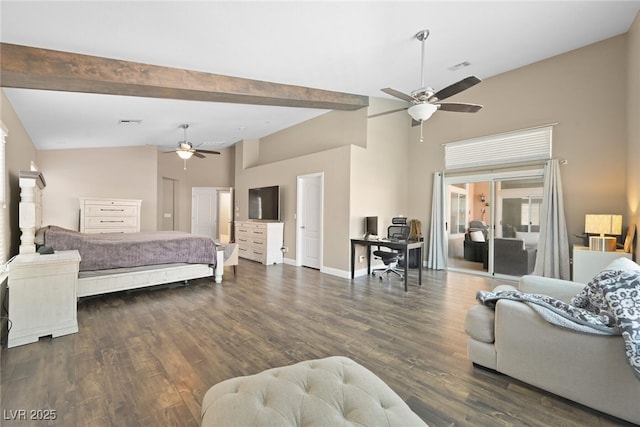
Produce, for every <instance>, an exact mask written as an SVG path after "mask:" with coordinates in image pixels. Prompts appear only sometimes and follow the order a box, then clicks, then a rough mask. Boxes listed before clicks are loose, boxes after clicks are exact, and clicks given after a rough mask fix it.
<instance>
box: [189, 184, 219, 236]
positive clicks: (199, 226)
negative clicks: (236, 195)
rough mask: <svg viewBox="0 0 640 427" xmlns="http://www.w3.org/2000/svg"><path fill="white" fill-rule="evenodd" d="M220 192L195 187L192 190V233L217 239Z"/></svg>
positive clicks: (213, 189)
mask: <svg viewBox="0 0 640 427" xmlns="http://www.w3.org/2000/svg"><path fill="white" fill-rule="evenodd" d="M217 198H218V191H217V189H215V188H209V187H194V188H193V189H192V190H191V233H192V234H196V235H198V236H209V237H211V238H212V239H215V238H217V229H216V226H217V222H218V208H217Z"/></svg>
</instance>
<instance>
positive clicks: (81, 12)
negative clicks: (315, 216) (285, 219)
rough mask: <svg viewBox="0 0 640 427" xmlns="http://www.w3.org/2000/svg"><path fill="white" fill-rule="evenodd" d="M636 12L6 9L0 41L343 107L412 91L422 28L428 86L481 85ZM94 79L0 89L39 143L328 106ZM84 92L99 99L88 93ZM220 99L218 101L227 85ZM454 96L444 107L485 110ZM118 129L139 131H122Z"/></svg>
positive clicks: (241, 133) (65, 144) (231, 128)
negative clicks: (126, 87)
mask: <svg viewBox="0 0 640 427" xmlns="http://www.w3.org/2000/svg"><path fill="white" fill-rule="evenodd" d="M639 10H640V1H584V2H582V1H566V2H564V1H546V2H544V1H533V2H526V1H518V2H484V1H470V2H462V1H448V2H444V1H439V2H438V1H421V2H396V1H377V2H365V1H345V2H324V1H322V2H307V1H304V2H270V1H259V2H244V1H224V2H213V1H212V2H189V1H162V2H154V1H129V2H116V1H102V2H94V1H83V2H77V1H71V2H61V1H47V2H33V1H29V2H24V1H16V2H14V1H6V0H3V1H2V2H1V3H0V15H1V28H0V40H1V41H2V42H3V43H7V44H14V45H21V46H29V47H37V48H43V49H46V50H47V52H48V51H62V52H67V53H72V54H80V55H89V56H92V57H101V58H107V59H109V60H115V62H112V63H116V62H117V61H121V63H125V64H129V63H141V64H150V65H151V67H149V68H152V69H153V68H154V67H156V68H157V69H178V70H175V71H176V72H183V70H190V71H194V72H196V73H190V74H191V75H193V74H198V73H202V75H207V74H214V75H222V76H231V77H238V78H242V79H249V80H247V81H248V82H249V84H248V85H247V86H246V87H248V90H249V91H250V92H251V91H253V90H255V89H256V88H257V87H259V86H260V84H265V85H267V87H269V88H271V89H272V90H275V91H276V92H278V91H280V92H287V93H285V94H284V95H285V96H284V98H287V96H289V95H290V92H288V90H287V88H289V89H291V88H293V90H294V92H295V91H299V93H298V94H296V96H298V95H301V96H303V97H304V96H308V99H309V100H312V101H313V100H317V98H313V97H314V96H318V95H319V94H329V95H331V96H333V95H332V92H339V93H341V94H347V95H345V96H347V97H351V95H357V96H355V97H351V98H350V99H352V100H353V99H355V100H359V101H357V102H361V101H362V96H364V97H367V96H374V97H385V98H388V95H386V94H384V93H382V92H381V91H380V89H381V88H385V87H393V88H395V89H398V90H401V91H404V92H411V91H412V90H413V89H417V88H419V86H420V80H421V76H420V53H421V47H420V43H419V42H418V41H416V39H415V38H414V35H415V34H416V33H417V32H418V31H420V30H422V29H429V30H430V32H431V34H430V36H429V38H428V40H427V42H426V48H427V49H426V67H425V75H426V83H427V84H428V85H429V86H432V87H433V88H435V89H436V90H437V89H441V88H443V87H445V86H447V85H449V84H451V83H453V82H455V81H458V80H460V79H462V78H464V77H466V76H468V75H477V76H478V77H480V78H481V79H486V78H489V77H491V76H494V75H497V74H500V73H503V72H506V71H509V70H512V69H515V68H518V67H522V66H524V65H527V64H530V63H533V62H536V61H540V60H543V59H546V58H548V57H551V56H554V55H558V54H561V53H564V52H567V51H569V50H573V49H576V48H579V47H582V46H586V45H588V44H591V43H594V42H597V41H600V40H603V39H606V38H609V37H613V36H616V35H619V34H622V33H625V32H626V31H627V30H628V28H629V26H630V25H631V23H632V21H633V19H634V18H635V16H636V15H637V13H638V11H639ZM5 48H6V46H5ZM4 50H5V49H3V51H4ZM7 52H8V51H7ZM1 54H2V52H0V55H1ZM6 57H8V54H7V56H6ZM76 57H77V55H76ZM4 58H5V57H3V58H2V59H3V71H6V70H5V64H4ZM42 63H44V65H45V66H43V67H40V68H43V69H44V71H45V72H47V70H46V68H47V66H52V65H53V64H55V63H56V62H55V61H54V60H53V59H51V58H49V59H46V60H44V61H41V64H40V65H43V64H42ZM34 64H35V63H34ZM461 64H462V65H461ZM464 65H466V66H464ZM456 66H458V67H459V68H458V67H456ZM34 68H35V67H34V66H31V67H27V68H26V69H28V70H30V71H31V70H33V69H34ZM50 68H51V69H49V70H48V71H49V72H53V71H52V69H53V68H55V67H50ZM105 70H106V67H103V68H102V71H105ZM23 71H24V70H23ZM58 71H60V70H58ZM94 71H96V72H97V77H95V76H94V77H93V80H91V81H89V82H88V83H87V84H86V85H85V87H84V88H83V90H82V91H80V92H76V91H75V90H78V88H77V87H71V86H73V85H72V84H71V83H75V84H78V83H79V80H78V79H76V78H74V79H67V83H68V85H67V86H65V87H63V88H61V87H51V86H47V85H44V86H42V85H41V86H29V87H40V88H44V89H49V90H42V89H22V88H16V87H15V86H18V85H16V84H12V86H14V87H6V86H8V85H9V81H10V80H11V79H10V77H12V78H13V79H15V78H17V77H20V76H19V74H20V73H17V74H16V75H14V76H10V74H9V73H8V72H7V74H4V73H3V75H2V76H0V83H2V85H3V91H4V92H5V93H6V95H7V97H8V99H9V100H10V102H11V104H12V105H13V107H14V109H15V110H16V112H17V114H18V116H19V117H20V119H21V120H22V122H23V124H24V125H25V128H26V129H27V132H28V133H29V134H30V136H31V138H32V140H33V142H34V144H35V145H36V147H37V148H39V149H61V148H77V147H106V146H126V145H144V144H153V145H159V146H167V147H170V146H174V145H175V144H176V142H177V141H178V140H180V139H182V130H181V129H180V128H179V126H180V124H183V123H187V124H189V125H190V127H189V135H188V137H189V140H191V141H192V142H193V143H194V145H199V144H203V143H206V144H203V145H201V147H203V148H214V149H215V148H218V147H224V146H228V145H231V144H233V143H235V142H236V141H238V140H240V139H246V138H260V137H262V136H265V135H268V134H271V133H273V132H276V131H278V130H280V129H283V128H286V127H289V126H291V125H293V124H295V123H299V122H301V121H304V120H308V119H310V118H313V117H315V116H317V115H319V114H323V113H325V112H326V111H328V109H331V108H337V107H335V106H332V105H329V104H321V103H315V104H309V103H307V104H305V103H298V104H294V103H293V102H289V101H287V102H280V101H278V102H276V101H274V102H259V100H258V99H257V98H243V99H238V98H235V99H234V100H232V101H231V102H228V101H229V99H228V98H224V97H223V98H206V97H204V98H195V99H199V100H194V97H193V96H191V97H190V96H186V92H183V95H177V96H167V97H166V98H165V97H164V96H163V95H162V94H163V93H169V92H172V93H174V94H175V93H176V91H175V90H168V89H167V90H158V92H157V94H159V96H155V95H150V94H149V93H145V92H143V93H137V92H128V93H130V94H132V95H137V96H123V95H121V94H120V93H122V92H108V91H104V90H98V89H99V87H102V86H105V84H106V83H105V82H106V81H107V77H106V76H105V75H101V74H100V69H99V68H96V69H95V70H94ZM66 72H67V71H64V70H63V71H62V72H61V75H63V76H64V74H65V73H66ZM24 74H26V73H24V72H23V73H22V77H25V76H24ZM114 74H115V75H117V73H114ZM49 77H50V76H49ZM34 79H35V78H34ZM3 80H4V81H3ZM35 80H37V79H35ZM74 80H76V81H75V82H74ZM178 80H179V81H182V82H184V81H185V80H186V79H185V78H184V76H182V77H179V78H178ZM251 80H255V81H258V82H259V83H255V84H254V83H252V82H251ZM232 81H234V82H237V81H238V80H237V79H232ZM5 82H6V83H5ZM265 82H267V83H265ZM272 83H278V84H284V85H287V86H278V85H272ZM23 87H24V86H23ZM92 88H95V91H96V92H100V93H87V91H92ZM274 88H275V89H274ZM306 88H311V89H319V90H320V91H314V90H311V89H306ZM51 89H53V90H51ZM174 89H175V88H174ZM224 90H226V91H227V95H228V94H229V93H231V92H233V91H234V90H237V87H235V86H234V87H233V89H228V87H227V88H225V89H224ZM472 90H473V89H470V90H469V92H468V93H471V91H472ZM113 93H116V94H113ZM251 94H252V96H255V95H256V93H255V92H251ZM465 94H467V92H465ZM465 94H459V95H457V96H456V97H455V100H456V101H461V102H465V101H473V102H478V103H482V100H481V99H477V98H471V99H468V98H469V97H468V96H466V95H465ZM139 95H146V96H139ZM180 98H186V99H180ZM364 99H365V100H366V98H364ZM220 101H225V102H220ZM244 102H247V103H244ZM365 104H366V102H365ZM293 105H298V106H293ZM309 107H313V108H309ZM120 120H141V122H140V124H139V125H122V124H119V123H118V122H119V121H120ZM408 123H409V122H408Z"/></svg>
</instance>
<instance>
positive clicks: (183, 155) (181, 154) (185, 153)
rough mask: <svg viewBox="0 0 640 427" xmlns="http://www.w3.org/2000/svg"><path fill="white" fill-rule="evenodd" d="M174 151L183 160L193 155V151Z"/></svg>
mask: <svg viewBox="0 0 640 427" xmlns="http://www.w3.org/2000/svg"><path fill="white" fill-rule="evenodd" d="M176 153H177V154H178V157H180V158H181V159H184V160H189V159H190V158H191V156H193V153H192V152H191V151H187V150H176Z"/></svg>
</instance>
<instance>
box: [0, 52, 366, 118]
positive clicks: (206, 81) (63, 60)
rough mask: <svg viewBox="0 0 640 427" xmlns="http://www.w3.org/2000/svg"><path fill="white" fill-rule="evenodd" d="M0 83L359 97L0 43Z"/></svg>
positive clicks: (341, 105)
mask: <svg viewBox="0 0 640 427" xmlns="http://www.w3.org/2000/svg"><path fill="white" fill-rule="evenodd" d="M0 86H1V87H11V88H22V89H41V90H54V91H62V92H85V93H101V94H109V95H126V96H142V97H149V98H169V99H183V100H190V101H208V102H227V103H236V104H255V105H273V106H282V107H303V108H319V109H327V110H348V111H352V110H358V109H360V108H363V107H366V106H368V105H369V98H368V97H367V96H362V95H353V94H349V93H342V92H333V91H328V90H321V89H313V88H308V87H304V86H294V85H287V84H280V83H271V82H265V81H259V80H251V79H244V78H238V77H230V76H224V75H220V74H211V73H205V72H200V71H191V70H183V69H179V68H171V67H162V66H157V65H149V64H142V63H138V62H130V61H120V60H117V59H109V58H102V57H97V56H89V55H80V54H75V53H69V52H62V51H55V50H49V49H41V48H35V47H29V46H21V45H15V44H9V43H0Z"/></svg>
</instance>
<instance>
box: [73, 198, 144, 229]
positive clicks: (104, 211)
mask: <svg viewBox="0 0 640 427" xmlns="http://www.w3.org/2000/svg"><path fill="white" fill-rule="evenodd" d="M141 204H142V200H132V199H99V198H88V197H86V198H85V197H81V198H80V232H82V233H135V232H138V231H140V206H141Z"/></svg>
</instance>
